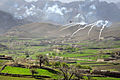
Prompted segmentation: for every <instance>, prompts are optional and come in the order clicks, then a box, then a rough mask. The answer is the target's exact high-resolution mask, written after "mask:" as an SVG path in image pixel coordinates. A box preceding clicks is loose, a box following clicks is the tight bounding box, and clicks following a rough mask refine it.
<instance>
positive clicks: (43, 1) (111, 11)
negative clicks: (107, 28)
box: [1, 0, 120, 24]
mask: <svg viewBox="0 0 120 80" xmlns="http://www.w3.org/2000/svg"><path fill="white" fill-rule="evenodd" d="M10 1H11V2H10V3H8V2H9V1H7V0H5V1H4V3H5V4H6V5H2V6H1V8H2V10H7V11H8V12H10V13H11V14H13V15H14V16H15V17H17V18H18V19H26V20H28V21H34V22H54V23H60V24H64V23H68V22H69V21H71V20H72V21H74V22H81V21H82V22H83V21H84V22H87V23H91V22H94V21H96V20H99V19H103V20H109V21H111V22H119V21H120V15H119V14H120V9H119V7H118V6H117V5H116V4H115V3H107V2H105V1H99V0H85V1H75V2H71V3H61V2H59V1H51V0H20V1H19V0H16V1H13V0H10Z"/></svg>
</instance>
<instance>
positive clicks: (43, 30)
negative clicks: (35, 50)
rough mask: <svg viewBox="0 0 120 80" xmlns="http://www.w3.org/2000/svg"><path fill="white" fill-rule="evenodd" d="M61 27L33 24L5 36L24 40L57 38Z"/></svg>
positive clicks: (15, 28)
mask: <svg viewBox="0 0 120 80" xmlns="http://www.w3.org/2000/svg"><path fill="white" fill-rule="evenodd" d="M59 27H60V25H57V24H56V25H55V24H52V23H31V24H25V25H22V26H17V27H14V28H12V29H10V30H9V31H8V32H7V33H6V34H5V35H10V36H18V37H22V38H39V37H55V36H56V34H55V32H56V31H57V30H59Z"/></svg>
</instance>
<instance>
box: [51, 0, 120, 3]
mask: <svg viewBox="0 0 120 80" xmlns="http://www.w3.org/2000/svg"><path fill="white" fill-rule="evenodd" d="M53 1H55V0H53ZM56 1H61V2H72V1H83V0H56ZM101 1H107V2H115V3H117V2H120V0H101Z"/></svg>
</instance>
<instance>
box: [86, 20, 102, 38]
mask: <svg viewBox="0 0 120 80" xmlns="http://www.w3.org/2000/svg"><path fill="white" fill-rule="evenodd" d="M102 22H103V20H99V21H97V22H95V23H93V24H92V26H91V28H90V30H89V31H88V36H89V35H90V32H91V31H92V29H93V27H94V26H97V25H98V24H99V23H102Z"/></svg>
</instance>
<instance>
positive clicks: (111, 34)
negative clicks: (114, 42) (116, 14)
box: [5, 23, 120, 40]
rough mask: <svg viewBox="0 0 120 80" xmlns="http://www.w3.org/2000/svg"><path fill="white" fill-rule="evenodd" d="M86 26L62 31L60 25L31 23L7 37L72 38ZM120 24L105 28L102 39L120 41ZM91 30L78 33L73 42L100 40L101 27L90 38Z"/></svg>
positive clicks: (94, 30) (92, 31)
mask: <svg viewBox="0 0 120 80" xmlns="http://www.w3.org/2000/svg"><path fill="white" fill-rule="evenodd" d="M84 26H85V25H81V26H78V25H76V26H73V27H71V28H68V29H65V30H62V31H61V29H63V28H65V27H63V26H61V25H58V24H52V23H31V24H26V25H22V26H17V27H14V28H13V29H11V30H9V31H8V32H7V33H6V34H5V35H11V36H18V37H21V38H40V37H44V38H52V37H56V38H70V36H71V35H72V34H73V33H74V32H75V31H76V30H77V29H79V28H80V27H81V28H82V27H84ZM119 26H120V24H119V23H116V24H113V25H112V26H110V27H105V29H103V32H102V35H101V37H103V38H104V39H111V38H114V39H120V28H119ZM89 29H90V26H88V27H87V28H85V29H83V30H81V31H79V32H77V33H76V34H75V35H74V36H73V37H71V40H88V39H89V40H95V39H97V40H98V39H99V34H100V29H101V27H94V28H93V29H92V30H91V32H90V35H89V36H88V31H89Z"/></svg>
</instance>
